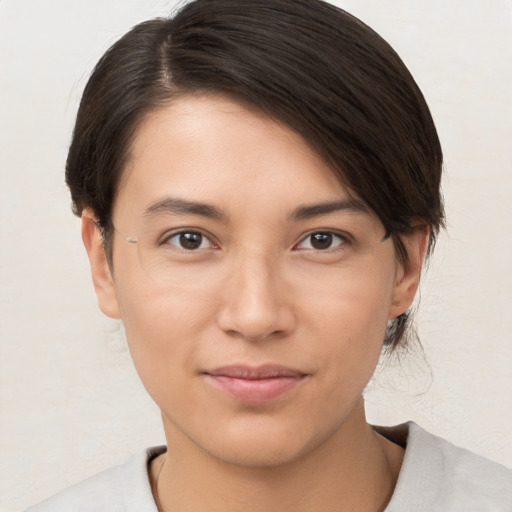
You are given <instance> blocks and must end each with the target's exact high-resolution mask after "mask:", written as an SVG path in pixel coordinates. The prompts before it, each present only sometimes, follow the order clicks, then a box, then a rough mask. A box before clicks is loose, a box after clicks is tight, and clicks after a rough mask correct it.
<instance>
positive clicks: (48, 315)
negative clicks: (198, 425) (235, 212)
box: [0, 0, 512, 512]
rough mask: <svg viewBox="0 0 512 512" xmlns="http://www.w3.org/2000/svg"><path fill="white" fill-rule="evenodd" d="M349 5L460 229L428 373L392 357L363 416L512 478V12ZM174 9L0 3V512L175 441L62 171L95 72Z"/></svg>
mask: <svg viewBox="0 0 512 512" xmlns="http://www.w3.org/2000/svg"><path fill="white" fill-rule="evenodd" d="M337 4H338V5H340V6H342V7H345V8H346V9H347V10H348V11H349V12H351V13H353V14H355V15H356V16H358V17H361V18H362V19H363V20H364V21H365V22H366V23H368V24H369V25H370V26H372V27H373V28H374V29H376V30H377V32H379V33H380V34H381V35H383V36H384V37H385V38H386V39H387V40H388V41H389V42H390V43H391V44H392V46H394V47H395V49H396V50H397V51H398V53H399V54H400V55H401V56H402V58H403V59H404V61H405V63H406V64H407V65H408V67H409V68H410V70H411V71H412V73H413V75H414V76H415V78H416V79H417V81H418V83H419V84H420V87H421V88H422V90H423V92H424V94H425V96H426V98H427V101H428V102H429V104H430V107H431V110H432V113H433V116H434V118H435V121H436V124H437V126H438V130H439V134H440V137H441V140H442V143H443V148H444V152H445V158H446V163H445V169H446V175H445V180H444V195H445V199H446V205H447V216H448V232H447V234H444V235H443V236H442V237H441V240H440V242H439V244H438V247H437V251H436V254H435V257H434V259H433V261H432V263H431V265H430V268H429V270H428V272H427V273H426V274H425V276H424V280H423V284H422V293H421V295H422V297H421V304H420V313H419V314H418V320H419V325H420V329H419V330H420V334H421V339H422V343H423V346H424V350H425V358H426V360H427V361H428V365H427V364H426V363H425V361H424V360H423V357H422V355H421V352H419V351H417V350H416V351H412V352H411V353H409V354H405V355H403V357H402V362H401V364H400V365H397V364H396V361H395V362H389V363H387V364H386V365H385V366H386V367H387V369H385V370H383V371H379V372H378V375H377V377H376V379H375V380H374V381H373V382H372V383H371V384H370V387H369V391H368V394H367V404H368V418H369V420H370V421H372V422H374V423H380V424H394V423H398V422H401V421H405V420H407V419H413V420H415V421H417V422H418V423H420V424H421V425H423V426H424V427H426V428H427V429H429V430H431V431H432V432H434V433H436V434H439V435H442V436H444V437H446V438H448V439H449V440H451V441H453V442H456V443H457V444H459V445H462V446H464V447H467V448H469V449H471V450H473V451H476V452H478V453H481V454H483V455H485V456H488V457H490V458H492V459H494V460H497V461H500V462H502V463H504V464H507V465H509V466H512V442H511V440H512V434H511V432H512V407H511V406H512V369H511V367H512V365H511V362H512V334H511V331H512V271H511V265H512V206H511V198H512V193H511V192H512V157H511V155H512V151H511V143H510V139H511V136H512V99H511V91H512V70H511V63H512V43H511V41H512V39H511V36H510V34H511V33H512V2H511V1H510V0H491V1H489V2H483V1H481V0H414V1H406V0H387V1H386V2H382V1H379V0H345V1H339V2H337ZM174 5H175V2H173V1H169V0H167V1H164V0H109V1H105V0H102V1H99V0H92V1H91V0H73V1H69V0H51V1H47V2H41V1H39V0H0V178H1V183H0V193H1V201H0V207H1V218H2V222H1V233H0V234H1V237H0V245H1V249H0V252H1V262H0V268H1V287H2V295H1V301H2V310H1V311H2V320H1V345H0V351H1V352H0V413H1V421H0V454H1V461H2V462H1V467H0V511H1V512H12V511H14V510H19V509H21V508H23V507H25V506H27V505H29V504H31V503H34V502H36V501H39V500H40V499H42V498H44V497H46V496H48V495H50V494H52V493H54V492H56V491H58V490H59V489H61V488H63V487H65V486H67V485H69V484H71V483H74V482H76V481H78V480H80V479H82V478H84V477H86V476H88V475H91V474H93V473H95V472H97V471H99V470H101V469H103V468H105V467H108V466H111V465H113V464H115V463H118V462H121V461H123V460H125V459H126V458H127V457H128V456H129V455H130V454H132V453H135V452H138V451H139V450H141V449H143V448H144V447H146V446H149V445H155V444H161V443H163V433H162V430H161V427H160V419H159V415H158V411H157V409H156V406H155V405H154V404H153V403H152V402H151V401H150V400H149V398H148V397H147V396H146V394H145V391H144V390H143V388H142V385H141V384H140V383H139V381H138V378H137V376H136V374H135V371H134V369H133V367H132V365H131V362H130V359H129V355H128V353H127V350H126V346H125V342H124V339H123V333H122V328H121V326H120V325H119V323H118V322H115V321H112V320H110V319H108V318H105V317H103V316H102V314H101V313H100V312H99V310H98V309H97V307H96V299H95V297H94V293H93V288H92V285H91V283H90V278H89V269H88V263H87V260H86V255H85V251H84V250H83V249H82V246H81V240H80V235H79V221H78V219H75V218H74V217H73V216H72V214H71V212H70V200H69V197H68V193H67V190H66V187H65V185H64V181H63V176H64V175H63V169H64V162H65V157H66V150H67V145H68V143H69V140H70V134H71V130H72V125H73V118H74V115H75V112H76V108H77V102H78V99H79V97H80V93H81V91H82V89H83V87H84V85H85V81H86V79H87V76H88V74H89V73H90V70H91V69H92V66H93V65H94V64H95V62H96V61H97V59H98V58H99V57H100V55H101V54H102V53H103V52H104V51H105V50H106V48H107V47H108V46H109V45H110V44H112V43H113V42H114V41H115V40H116V39H117V38H118V37H119V36H120V35H122V34H123V33H124V32H125V31H126V30H127V29H129V28H130V27H131V26H133V25H134V24H135V23H137V22H139V21H142V20H144V19H147V18H150V17H153V16H157V15H166V14H168V13H169V12H170V11H171V10H172V9H173V8H174ZM429 367H430V368H429Z"/></svg>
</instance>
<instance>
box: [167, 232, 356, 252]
mask: <svg viewBox="0 0 512 512" xmlns="http://www.w3.org/2000/svg"><path fill="white" fill-rule="evenodd" d="M185 235H192V236H195V235H199V236H200V237H202V238H201V243H200V246H199V247H196V248H185V247H180V246H179V245H178V244H173V243H171V240H173V239H178V240H179V237H182V236H185ZM314 236H323V237H327V241H329V240H330V242H331V243H333V242H334V241H335V240H336V239H338V240H339V243H338V244H337V245H336V246H335V247H332V246H329V247H327V248H323V249H319V248H315V247H313V246H311V247H300V245H302V244H303V243H304V242H306V241H307V240H310V241H311V239H312V237H314ZM205 240H207V241H208V242H209V247H201V245H202V244H203V243H204V241H205ZM317 240H318V239H317ZM350 242H351V241H350V239H349V237H348V236H347V235H342V234H341V233H336V232H334V231H329V230H319V231H312V232H311V233H309V234H307V235H306V236H305V237H303V238H302V239H301V240H300V242H298V243H297V244H295V245H294V246H293V250H305V251H317V252H320V253H330V252H335V251H337V250H339V249H340V247H342V246H345V245H347V244H350ZM178 243H180V242H178ZM160 245H170V246H173V247H175V248H176V249H177V250H181V251H184V252H191V253H192V252H197V251H198V250H200V249H203V250H204V249H218V248H219V245H218V244H217V243H216V242H215V241H214V240H213V237H211V236H210V235H207V234H205V233H202V232H201V231H198V230H193V229H190V230H181V231H178V232H175V233H170V234H168V235H166V236H165V237H164V238H163V239H162V240H161V242H160ZM310 245H312V244H311V242H310Z"/></svg>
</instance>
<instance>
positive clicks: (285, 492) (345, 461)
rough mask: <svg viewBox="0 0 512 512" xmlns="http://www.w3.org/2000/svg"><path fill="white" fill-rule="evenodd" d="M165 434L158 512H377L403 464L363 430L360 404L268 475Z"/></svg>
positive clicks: (396, 452)
mask: <svg viewBox="0 0 512 512" xmlns="http://www.w3.org/2000/svg"><path fill="white" fill-rule="evenodd" d="M169 430H172V429H169V428H166V436H167V439H168V453H167V454H165V455H162V456H161V458H160V460H159V461H155V462H154V464H153V466H152V468H151V472H152V476H153V482H154V486H153V488H154V494H155V497H156V500H157V504H158V507H159V510H160V512H172V511H175V510H179V511H180V512H195V511H204V510H209V511H211V512H217V511H219V512H220V511H222V512H235V511H236V512H239V511H241V510H243V511H244V512H263V511H265V512H267V511H268V510H273V509H276V504H279V510H280V511H281V512H287V511H292V510H293V512H305V511H311V510H329V511H333V512H334V511H339V512H342V511H345V510H358V511H359V512H378V511H382V510H384V509H385V507H386V505H387V503H388V502H389V500H390V498H391V495H392V493H393V490H394V487H395V484H396V479H397V477H398V472H399V469H400V464H401V461H402V457H403V450H402V449H401V448H400V447H398V446H397V445H394V444H393V443H391V442H389V441H387V440H385V439H384V438H382V437H381V436H379V435H378V434H377V433H375V432H374V431H373V429H372V428H371V427H370V426H369V425H368V424H367V423H366V420H365V417H364V407H363V404H362V401H361V403H360V404H359V405H358V406H356V410H355V411H354V414H351V416H350V417H349V418H347V421H346V422H345V423H344V424H343V425H342V426H341V427H340V429H338V430H337V431H336V432H335V433H333V435H332V436H331V437H330V438H329V439H328V440H327V441H326V442H324V443H323V444H322V445H321V446H317V447H316V448H315V449H313V450H311V451H310V452H308V453H306V454H305V455H302V456H301V457H299V458H297V459H295V460H293V461H290V462H288V463H286V464H282V465H279V466H274V467H247V466H241V465H236V464H231V463H228V462H225V461H222V460H219V459H218V458H215V457H212V456H210V455H209V454H206V453H204V452H203V451H202V450H201V449H200V448H199V447H198V446H197V445H195V444H194V443H192V442H191V441H190V440H189V439H188V438H185V437H184V436H183V434H181V433H180V432H179V431H174V430H173V431H171V432H169ZM164 461H165V463H164ZM162 464H163V465H162ZM157 474H158V481H157V482H156V483H155V480H156V475H157Z"/></svg>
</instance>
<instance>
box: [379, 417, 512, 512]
mask: <svg viewBox="0 0 512 512" xmlns="http://www.w3.org/2000/svg"><path fill="white" fill-rule="evenodd" d="M405 430H406V434H405V436H406V441H405V443H406V451H405V458H404V462H403V465H402V469H401V471H400V475H399V478H398V482H397V486H396V489H395V493H394V495H393V498H392V500H391V502H390V504H389V505H388V508H387V509H386V512H401V511H402V510H404V511H405V510H415V511H416V512H420V511H425V512H426V511H428V512H434V511H443V512H451V511H454V512H455V511H457V512H458V511H461V510H464V511H465V512H477V511H478V512H480V511H482V510H489V511H493V512H510V511H511V510H512V470H510V469H508V468H506V467H505V466H502V465H500V464H497V463H495V462H492V461H490V460H488V459H485V458H484V457H481V456H479V455H476V454H474V453H472V452H470V451H468V450H465V449H463V448H459V447H457V446H455V445H453V444H452V443H449V442H448V441H446V440H444V439H441V438H439V437H437V436H434V435H432V434H430V433H428V432H426V431H425V430H423V429H422V428H420V427H419V426H418V425H416V424H414V423H408V424H406V425H403V426H400V427H398V428H397V429H396V431H397V432H400V431H402V432H403V431H405ZM383 433H384V435H386V436H387V435H388V434H390V437H391V438H392V437H393V429H390V430H389V431H388V430H386V429H385V430H384V432H383ZM392 440H393V439H392Z"/></svg>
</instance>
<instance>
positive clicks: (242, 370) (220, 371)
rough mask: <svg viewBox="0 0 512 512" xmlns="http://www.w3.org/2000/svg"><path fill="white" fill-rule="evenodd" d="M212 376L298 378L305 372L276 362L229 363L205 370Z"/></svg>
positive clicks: (253, 378)
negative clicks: (250, 364)
mask: <svg viewBox="0 0 512 512" xmlns="http://www.w3.org/2000/svg"><path fill="white" fill-rule="evenodd" d="M205 373H206V374H208V375H211V376H212V377H231V378H233V379H247V380H258V379H272V378H278V377H290V378H299V377H304V376H305V375H306V374H305V373H304V372H301V371H299V370H295V369H293V368H288V367H286V366H281V365H277V364H264V365H261V366H249V365H242V364H237V365H230V366H222V367H220V368H215V369H214V370H208V371H206V372H205Z"/></svg>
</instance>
